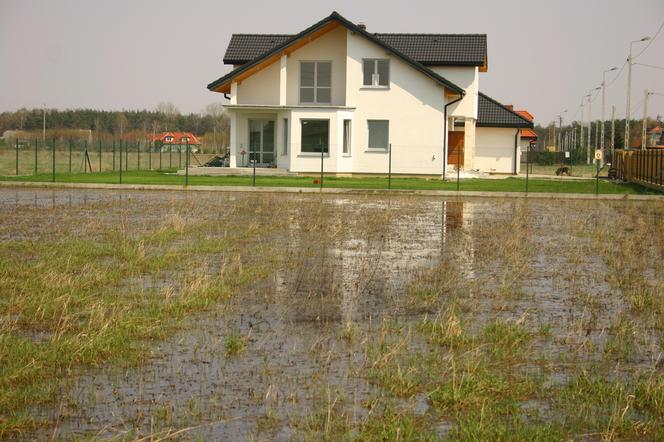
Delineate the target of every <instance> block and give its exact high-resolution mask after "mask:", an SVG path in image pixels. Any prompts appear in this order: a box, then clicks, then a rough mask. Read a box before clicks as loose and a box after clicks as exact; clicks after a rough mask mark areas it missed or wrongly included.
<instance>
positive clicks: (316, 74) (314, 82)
mask: <svg viewBox="0 0 664 442" xmlns="http://www.w3.org/2000/svg"><path fill="white" fill-rule="evenodd" d="M331 101H332V63H331V62H329V61H302V62H300V103H330V102H331Z"/></svg>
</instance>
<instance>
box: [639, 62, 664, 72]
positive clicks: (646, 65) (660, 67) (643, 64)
mask: <svg viewBox="0 0 664 442" xmlns="http://www.w3.org/2000/svg"><path fill="white" fill-rule="evenodd" d="M634 66H645V67H647V68H653V69H661V70H663V71H664V67H662V66H655V65H652V64H645V63H634Z"/></svg>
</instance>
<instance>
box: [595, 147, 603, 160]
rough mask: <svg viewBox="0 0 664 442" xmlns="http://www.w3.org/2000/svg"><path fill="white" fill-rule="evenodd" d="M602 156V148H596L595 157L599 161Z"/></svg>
mask: <svg viewBox="0 0 664 442" xmlns="http://www.w3.org/2000/svg"><path fill="white" fill-rule="evenodd" d="M602 158H603V154H602V150H601V149H597V150H595V159H596V160H597V161H602Z"/></svg>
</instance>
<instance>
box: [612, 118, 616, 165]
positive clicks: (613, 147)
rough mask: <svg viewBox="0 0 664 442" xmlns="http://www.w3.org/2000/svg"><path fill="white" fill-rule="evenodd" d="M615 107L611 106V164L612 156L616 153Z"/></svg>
mask: <svg viewBox="0 0 664 442" xmlns="http://www.w3.org/2000/svg"><path fill="white" fill-rule="evenodd" d="M615 142H616V107H615V106H611V162H612V163H613V162H614V159H613V155H614V153H615V151H616V144H615Z"/></svg>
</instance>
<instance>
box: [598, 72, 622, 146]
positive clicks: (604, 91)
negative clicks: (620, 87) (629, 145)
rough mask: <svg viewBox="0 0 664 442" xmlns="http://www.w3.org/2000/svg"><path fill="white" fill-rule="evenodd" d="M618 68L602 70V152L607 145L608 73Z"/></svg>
mask: <svg viewBox="0 0 664 442" xmlns="http://www.w3.org/2000/svg"><path fill="white" fill-rule="evenodd" d="M616 69H618V68H617V67H615V66H614V67H612V68H610V69H607V70H605V71H604V72H602V135H601V141H600V149H602V152H604V148H605V147H606V146H605V145H604V103H605V102H606V73H607V72H612V71H615V70H616Z"/></svg>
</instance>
